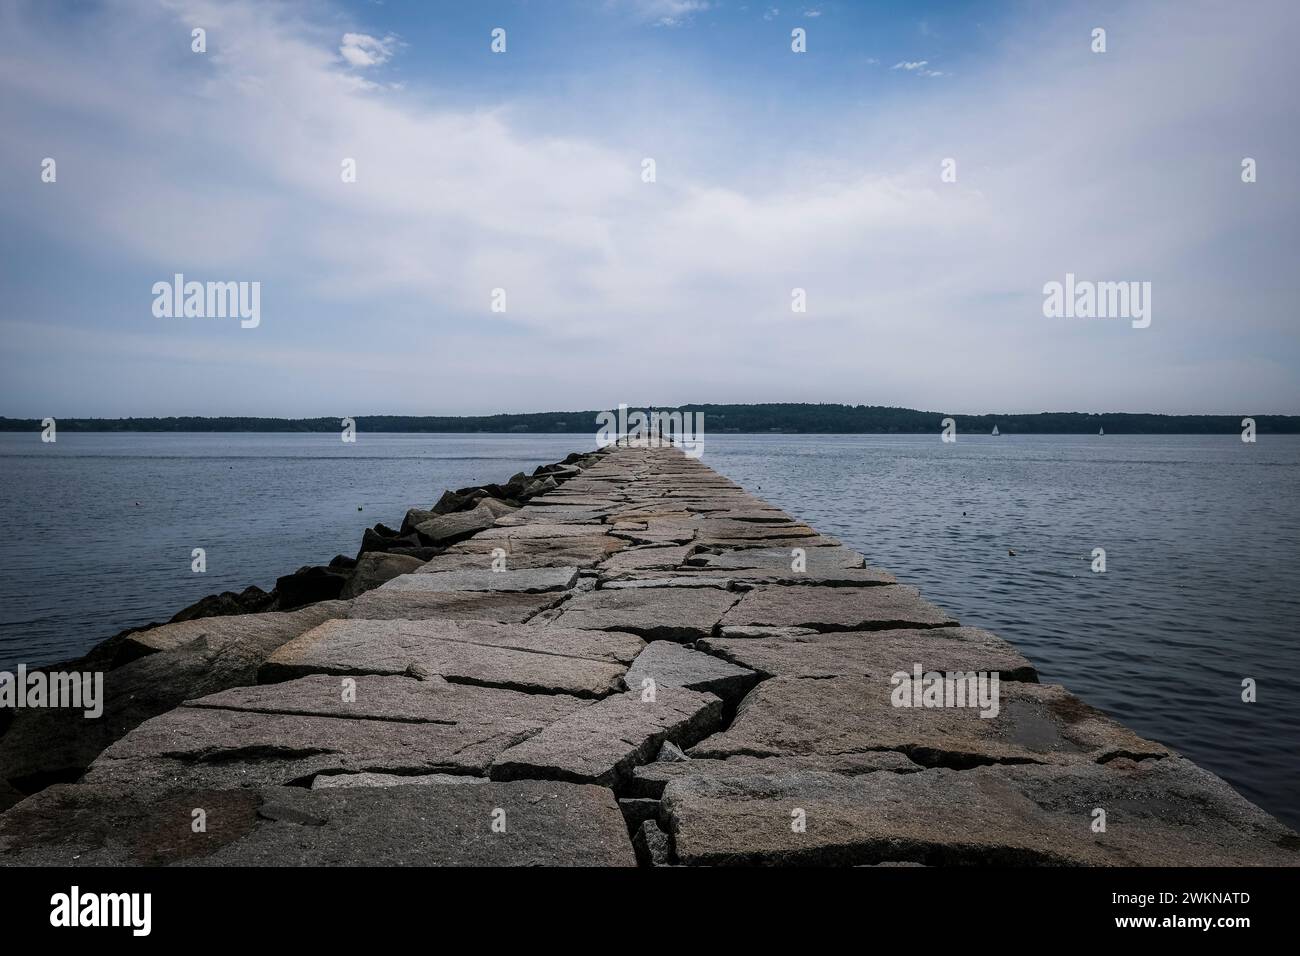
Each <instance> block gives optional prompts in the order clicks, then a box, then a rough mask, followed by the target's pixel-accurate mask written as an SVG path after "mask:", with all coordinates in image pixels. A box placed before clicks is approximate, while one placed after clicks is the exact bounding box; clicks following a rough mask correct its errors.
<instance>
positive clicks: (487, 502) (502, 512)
mask: <svg viewBox="0 0 1300 956" xmlns="http://www.w3.org/2000/svg"><path fill="white" fill-rule="evenodd" d="M478 507H480V508H486V509H487V510H488V511H490V512H492V514H494V515H495V516H496V517H498V518H504V517H507V516H510V515H514V514H516V513H518V511H519V509H518V508H516V507H515V506H514V505H508V504H506V503H505V502H504V501H501V500H500V499H498V498H480V499H479V501H478Z"/></svg>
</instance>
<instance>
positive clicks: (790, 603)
mask: <svg viewBox="0 0 1300 956" xmlns="http://www.w3.org/2000/svg"><path fill="white" fill-rule="evenodd" d="M956 623H957V622H956V621H955V620H953V619H952V618H951V617H949V616H948V615H947V614H946V613H944V612H943V611H941V610H940V609H939V608H937V607H935V606H934V605H933V604H931V603H929V602H928V601H926V600H924V599H923V598H922V597H921V595H920V594H918V593H917V591H916V589H915V588H910V587H905V586H903V585H901V584H890V585H881V586H879V587H865V588H854V587H846V588H819V587H814V588H802V587H800V588H791V587H781V586H775V585H774V586H769V587H760V588H755V589H754V590H753V591H750V592H749V593H748V594H746V595H745V596H744V597H743V598H742V599H741V600H740V602H739V603H738V604H737V605H736V606H735V607H733V608H732V609H731V610H730V611H728V612H727V614H726V616H724V617H723V618H722V626H723V627H733V626H753V625H760V626H763V627H809V628H812V629H813V630H816V631H859V630H885V629H887V628H903V627H939V626H942V625H951V624H956Z"/></svg>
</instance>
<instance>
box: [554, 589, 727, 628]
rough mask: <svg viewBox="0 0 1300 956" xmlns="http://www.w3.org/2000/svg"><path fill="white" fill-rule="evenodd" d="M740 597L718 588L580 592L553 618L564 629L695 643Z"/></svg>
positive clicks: (715, 624)
mask: <svg viewBox="0 0 1300 956" xmlns="http://www.w3.org/2000/svg"><path fill="white" fill-rule="evenodd" d="M738 599H739V595H737V594H732V593H730V592H728V591H720V590H717V589H716V588H646V589H641V590H635V589H634V590H621V591H611V590H606V589H603V588H602V589H600V590H596V591H591V592H588V593H586V594H579V595H576V596H575V597H573V598H572V599H570V600H569V601H568V602H567V603H566V604H565V605H564V606H563V607H562V608H561V609H560V614H559V616H558V617H557V618H556V619H555V622H556V623H557V624H559V625H562V626H564V627H581V628H596V629H618V630H623V631H629V632H631V633H633V634H639V635H641V636H643V637H646V638H648V639H650V640H675V641H694V640H696V639H698V638H701V637H708V636H709V635H710V634H712V633H713V629H714V627H715V626H717V623H718V621H719V620H721V619H722V616H723V615H724V614H725V613H726V612H727V609H728V608H730V607H731V606H732V605H733V604H735V603H736V601H737V600H738Z"/></svg>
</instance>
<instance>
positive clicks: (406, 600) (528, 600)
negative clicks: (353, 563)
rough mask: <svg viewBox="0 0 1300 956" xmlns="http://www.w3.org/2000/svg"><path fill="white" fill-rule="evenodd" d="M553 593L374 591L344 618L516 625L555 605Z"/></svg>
mask: <svg viewBox="0 0 1300 956" xmlns="http://www.w3.org/2000/svg"><path fill="white" fill-rule="evenodd" d="M562 597H563V595H562V594H561V593H557V592H553V591H551V592H543V593H540V594H526V593H524V592H522V591H389V590H385V589H384V588H376V589H375V590H373V591H367V592H366V593H365V594H363V595H361V597H359V598H357V599H356V600H355V601H353V602H352V607H351V609H350V610H349V612H348V616H349V617H351V618H353V619H357V620H372V621H380V620H394V619H404V620H408V621H423V620H439V621H497V622H500V623H503V624H519V623H522V622H524V621H527V620H529V619H531V618H532V617H533V616H535V615H536V614H538V613H539V612H541V611H544V610H546V609H547V608H549V607H552V606H554V605H555V604H557V603H559V601H560V600H561V599H562Z"/></svg>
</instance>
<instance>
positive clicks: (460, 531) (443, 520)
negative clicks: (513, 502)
mask: <svg viewBox="0 0 1300 956" xmlns="http://www.w3.org/2000/svg"><path fill="white" fill-rule="evenodd" d="M496 520H497V516H496V515H494V514H493V513H492V509H491V508H488V507H486V506H484V505H481V504H480V505H476V506H475V507H473V508H471V509H470V510H469V511H456V512H453V513H451V514H447V515H438V516H437V517H436V518H430V519H428V520H427V521H421V522H420V523H419V524H417V525H416V526H415V530H416V531H417V532H419V533H420V535H421V536H423V537H424V538H427V539H428V540H430V541H432V542H433V543H435V544H439V543H443V542H450V541H455V540H457V539H459V538H464V537H466V536H467V535H471V534H474V533H476V532H479V531H483V530H484V529H485V528H490V527H492V524H493V522H495V521H496Z"/></svg>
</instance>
